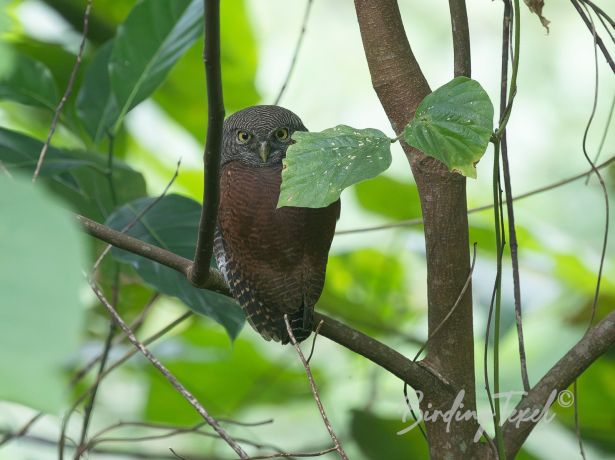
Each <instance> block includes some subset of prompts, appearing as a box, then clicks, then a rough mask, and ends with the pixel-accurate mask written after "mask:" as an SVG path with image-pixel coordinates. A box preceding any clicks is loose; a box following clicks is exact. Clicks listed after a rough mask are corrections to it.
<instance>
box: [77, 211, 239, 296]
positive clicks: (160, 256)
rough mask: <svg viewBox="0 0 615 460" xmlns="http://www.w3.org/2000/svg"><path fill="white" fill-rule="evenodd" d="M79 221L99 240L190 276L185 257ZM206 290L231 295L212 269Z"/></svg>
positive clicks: (101, 225)
mask: <svg viewBox="0 0 615 460" xmlns="http://www.w3.org/2000/svg"><path fill="white" fill-rule="evenodd" d="M76 217H77V220H78V221H79V223H80V224H81V225H82V226H83V228H84V230H85V231H86V232H87V233H89V234H90V235H92V236H93V237H95V238H98V239H99V240H102V241H104V242H106V243H109V244H111V245H113V246H115V247H117V248H120V249H124V250H126V251H129V252H132V253H133V254H138V255H140V256H143V257H145V258H146V259H149V260H153V261H154V262H158V263H160V264H162V265H164V266H165V267H169V268H172V269H173V270H176V271H178V272H180V273H183V274H184V275H185V276H188V270H189V268H190V266H191V265H192V261H190V260H189V259H186V258H185V257H182V256H178V255H177V254H174V253H172V252H170V251H167V250H166V249H162V248H159V247H158V246H154V245H153V244H149V243H146V242H144V241H141V240H139V239H137V238H133V237H132V236H129V235H126V234H125V233H122V232H118V231H117V230H113V229H112V228H110V227H107V226H105V225H103V224H100V223H98V222H96V221H93V220H91V219H88V218H87V217H84V216H80V215H77V216H76ZM202 287H203V288H205V289H209V290H210V291H216V292H219V293H220V294H225V295H229V296H230V293H229V290H228V287H227V285H226V283H225V282H224V279H223V278H222V274H221V273H220V272H219V271H218V270H212V269H210V274H209V276H208V278H207V282H206V283H205V285H204V286H202Z"/></svg>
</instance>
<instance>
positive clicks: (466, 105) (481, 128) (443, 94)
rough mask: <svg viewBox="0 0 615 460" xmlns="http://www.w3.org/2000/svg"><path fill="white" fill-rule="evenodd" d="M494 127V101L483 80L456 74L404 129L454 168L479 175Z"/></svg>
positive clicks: (417, 145)
mask: <svg viewBox="0 0 615 460" xmlns="http://www.w3.org/2000/svg"><path fill="white" fill-rule="evenodd" d="M492 131H493V104H492V103H491V100H490V99H489V95H488V94H487V93H486V92H485V90H484V89H483V88H482V87H481V86H480V84H479V83H478V82H477V81H475V80H471V79H470V78H467V77H457V78H455V79H453V80H451V81H450V82H448V83H447V84H445V85H444V86H442V87H440V88H438V89H437V90H435V91H434V92H433V93H431V94H429V95H428V96H427V97H426V98H425V99H423V101H422V102H421V104H420V105H419V107H418V109H417V110H416V114H415V116H414V119H413V120H412V121H411V122H410V123H408V125H407V126H406V128H405V129H404V139H405V141H406V142H407V143H408V144H410V145H411V146H413V147H415V148H417V149H419V150H421V151H422V152H424V153H425V154H426V155H428V156H430V157H433V158H436V159H438V160H440V161H441V162H442V163H444V164H445V165H446V166H448V168H449V169H450V170H451V171H455V172H458V173H460V174H463V175H464V176H468V177H474V178H476V167H475V165H476V163H478V161H479V160H480V159H481V157H482V156H483V154H484V153H485V150H487V145H488V144H489V139H490V138H491V134H492Z"/></svg>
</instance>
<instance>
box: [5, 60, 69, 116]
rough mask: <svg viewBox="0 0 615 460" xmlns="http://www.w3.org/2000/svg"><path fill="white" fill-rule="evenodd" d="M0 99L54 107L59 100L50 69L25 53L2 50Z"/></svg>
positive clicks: (49, 107) (52, 108) (48, 107)
mask: <svg viewBox="0 0 615 460" xmlns="http://www.w3.org/2000/svg"><path fill="white" fill-rule="evenodd" d="M3 51H4V52H3V53H2V54H3V56H2V58H3V60H5V61H4V63H3V65H2V67H1V68H0V99H10V100H13V101H16V102H20V103H22V104H26V105H33V106H37V107H44V108H47V109H50V110H54V109H55V106H56V104H57V103H58V101H59V100H60V97H59V96H58V88H57V87H56V83H55V81H54V79H53V76H52V75H51V72H50V70H49V69H48V68H47V67H45V66H44V65H43V64H42V63H40V62H38V61H35V60H34V59H31V58H29V57H28V56H26V55H23V54H20V53H17V52H14V51H10V50H7V49H3Z"/></svg>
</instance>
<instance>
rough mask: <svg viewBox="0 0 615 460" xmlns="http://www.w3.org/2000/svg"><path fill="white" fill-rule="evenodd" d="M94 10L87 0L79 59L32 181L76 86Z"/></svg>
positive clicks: (39, 170)
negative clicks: (91, 12) (91, 14)
mask: <svg viewBox="0 0 615 460" xmlns="http://www.w3.org/2000/svg"><path fill="white" fill-rule="evenodd" d="M91 10H92V0H87V3H86V6H85V12H84V13H83V34H82V36H81V44H80V45H79V52H78V53H77V59H76V60H75V64H74V65H73V70H72V71H71V73H70V77H69V79H68V84H67V85H66V90H65V91H64V95H63V96H62V99H60V102H59V103H58V106H57V107H56V110H55V112H54V114H53V119H52V120H51V126H50V127H49V132H48V134H47V140H46V141H45V143H44V144H43V148H42V149H41V153H40V154H39V156H38V161H37V163H36V169H35V170H34V175H33V176H32V182H36V179H37V178H38V175H39V174H40V172H41V168H42V167H43V162H44V161H45V156H46V155H47V150H49V145H50V144H51V138H52V137H53V134H54V133H55V131H56V127H57V126H58V122H59V121H60V115H61V114H62V110H63V109H64V105H65V104H66V101H68V98H69V97H70V95H71V93H72V91H73V86H75V80H76V79H77V72H78V71H79V67H80V66H81V60H82V59H83V51H84V50H85V44H86V41H87V35H88V25H89V20H90V11H91Z"/></svg>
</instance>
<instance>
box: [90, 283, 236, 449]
mask: <svg viewBox="0 0 615 460" xmlns="http://www.w3.org/2000/svg"><path fill="white" fill-rule="evenodd" d="M89 283H90V286H91V288H92V291H94V294H96V297H98V300H100V302H101V303H102V304H103V306H104V307H105V308H106V309H107V311H108V312H109V314H110V315H111V317H112V318H113V320H114V321H115V322H116V323H117V325H118V326H119V327H120V328H122V330H123V331H124V333H125V334H126V337H128V340H129V341H130V343H132V344H133V345H134V346H135V347H136V348H137V349H138V350H139V351H140V352H141V353H142V354H143V356H145V357H146V358H147V359H148V360H149V361H150V362H151V363H152V365H153V366H154V367H155V368H156V369H158V371H160V373H161V374H162V375H164V377H165V378H166V379H167V380H168V381H169V383H170V384H171V385H172V386H173V388H175V389H176V390H177V392H178V393H179V394H181V395H182V396H183V398H184V399H185V400H186V401H188V403H189V404H190V405H191V406H192V407H194V409H195V410H196V411H197V412H198V413H199V415H201V417H203V419H204V420H205V421H206V422H207V423H208V424H209V426H211V427H212V428H213V429H214V431H215V432H216V433H218V434H219V435H220V437H221V438H222V439H224V441H226V443H227V444H228V445H229V446H230V447H231V448H232V449H233V450H234V451H235V452H236V453H237V455H239V457H240V458H248V455H247V454H246V453H245V452H244V450H243V449H242V448H241V446H240V445H239V444H237V443H236V442H235V441H234V440H233V438H231V437H230V436H229V434H228V433H227V432H226V431H225V430H224V429H223V428H222V427H221V426H220V425H219V424H218V422H217V420H216V419H214V418H213V417H212V416H211V415H209V413H208V412H207V410H205V408H204V407H203V406H202V405H201V403H199V401H198V400H197V399H196V398H195V397H194V395H193V394H192V393H190V392H189V391H188V389H187V388H186V387H185V386H184V385H183V384H182V383H181V382H180V381H179V380H177V378H176V377H175V376H174V375H173V374H171V372H169V370H168V369H167V368H166V367H165V366H164V365H163V364H162V363H161V362H160V361H159V360H158V358H156V357H155V356H154V355H153V354H152V353H151V352H150V351H149V350H148V349H147V348H146V347H145V345H143V344H142V343H141V342H139V340H138V339H137V338H136V337H135V335H134V334H133V332H132V331H131V330H130V328H129V327H128V325H127V324H126V323H125V322H124V320H123V319H122V318H121V317H120V315H119V314H118V313H117V311H116V310H115V308H113V305H111V304H110V303H109V301H108V300H107V299H106V298H105V296H104V294H103V293H102V292H101V290H100V289H99V288H98V286H96V284H95V283H94V282H93V281H92V280H89Z"/></svg>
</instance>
